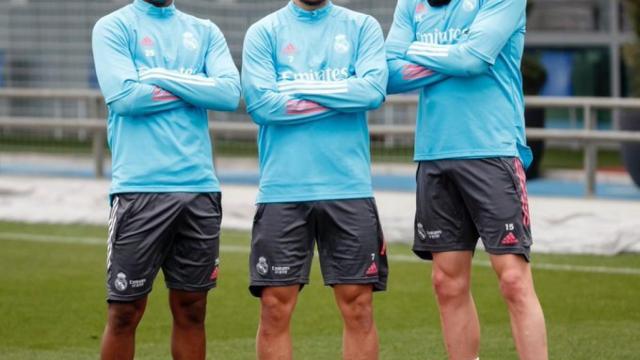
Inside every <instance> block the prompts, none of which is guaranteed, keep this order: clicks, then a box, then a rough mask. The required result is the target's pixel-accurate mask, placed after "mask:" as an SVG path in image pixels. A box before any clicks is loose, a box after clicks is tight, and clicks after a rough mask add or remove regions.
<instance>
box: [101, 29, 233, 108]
mask: <svg viewBox="0 0 640 360" xmlns="http://www.w3.org/2000/svg"><path fill="white" fill-rule="evenodd" d="M212 27H213V24H212ZM215 30H217V28H214V29H212V31H211V36H212V38H211V41H210V42H209V44H210V46H209V49H208V50H207V54H206V59H205V72H204V73H203V74H197V75H186V74H181V73H178V72H176V71H170V70H166V69H161V68H154V69H144V70H141V71H140V73H138V71H137V70H136V67H135V64H134V62H133V59H132V58H131V53H130V51H129V46H128V41H127V35H126V29H125V28H124V25H123V24H120V23H117V22H114V21H104V20H101V21H99V22H98V23H97V24H96V26H95V27H94V30H93V37H92V42H93V53H94V61H95V65H96V73H97V76H98V81H99V83H100V87H101V89H102V92H103V94H104V96H105V101H106V103H107V105H109V107H110V109H111V111H113V112H115V113H116V114H119V115H122V116H141V115H149V114H153V113H157V112H162V111H168V110H173V109H177V108H181V107H187V106H196V107H201V108H205V109H210V110H218V111H233V110H235V109H236V108H237V106H238V102H239V100H240V84H239V75H238V70H237V69H236V68H235V65H233V61H232V59H231V55H230V54H229V50H228V48H227V45H226V42H225V40H224V38H223V37H222V35H221V33H220V32H219V30H217V31H215Z"/></svg>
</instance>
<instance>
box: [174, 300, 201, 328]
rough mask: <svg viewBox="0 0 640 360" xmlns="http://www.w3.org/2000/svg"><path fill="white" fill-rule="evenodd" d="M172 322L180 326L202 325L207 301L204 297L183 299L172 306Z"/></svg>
mask: <svg viewBox="0 0 640 360" xmlns="http://www.w3.org/2000/svg"><path fill="white" fill-rule="evenodd" d="M172 308H173V318H174V322H175V323H177V324H178V325H181V326H189V327H194V326H196V327H200V326H204V322H205V318H206V313H207V303H206V298H198V299H183V300H181V301H177V302H176V303H175V304H173V306H172Z"/></svg>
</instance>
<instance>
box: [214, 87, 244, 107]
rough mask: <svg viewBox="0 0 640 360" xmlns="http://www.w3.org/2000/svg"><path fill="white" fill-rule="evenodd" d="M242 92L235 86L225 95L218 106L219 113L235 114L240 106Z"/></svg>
mask: <svg viewBox="0 0 640 360" xmlns="http://www.w3.org/2000/svg"><path fill="white" fill-rule="evenodd" d="M240 96H241V91H240V87H239V86H234V87H232V88H230V89H229V90H228V91H226V92H225V93H224V96H223V97H224V100H223V101H222V102H221V103H220V104H219V106H217V108H216V110H217V111H228V112H233V111H236V110H238V106H239V105H240Z"/></svg>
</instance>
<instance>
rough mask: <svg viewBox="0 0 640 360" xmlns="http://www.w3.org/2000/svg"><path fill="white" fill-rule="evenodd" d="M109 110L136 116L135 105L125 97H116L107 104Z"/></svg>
mask: <svg viewBox="0 0 640 360" xmlns="http://www.w3.org/2000/svg"><path fill="white" fill-rule="evenodd" d="M109 110H111V112H113V113H114V114H116V115H119V116H136V115H137V113H136V111H135V107H134V106H133V104H132V103H131V102H130V101H128V100H127V99H126V98H122V99H118V100H116V101H114V102H112V103H110V104H109Z"/></svg>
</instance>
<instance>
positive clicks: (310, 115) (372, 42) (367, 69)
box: [242, 18, 388, 125]
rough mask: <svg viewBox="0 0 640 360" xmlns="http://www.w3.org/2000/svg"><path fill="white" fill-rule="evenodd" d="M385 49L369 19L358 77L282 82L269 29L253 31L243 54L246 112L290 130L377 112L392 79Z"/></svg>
mask: <svg viewBox="0 0 640 360" xmlns="http://www.w3.org/2000/svg"><path fill="white" fill-rule="evenodd" d="M383 44H384V39H383V35H382V30H381V29H380V26H379V25H378V24H377V22H376V21H375V20H373V19H372V18H367V20H366V22H365V24H364V26H363V27H362V29H361V34H360V43H359V44H358V54H357V59H356V64H355V69H356V74H355V76H351V77H349V78H347V79H344V80H338V81H314V80H311V81H303V80H281V81H278V79H277V69H276V64H275V62H274V61H275V60H274V59H275V56H274V54H273V46H272V44H271V38H270V36H269V34H268V32H267V30H266V29H264V28H262V27H260V26H253V27H251V28H250V29H249V31H248V32H247V36H246V39H245V47H244V53H243V71H242V85H243V90H244V96H245V100H246V102H247V111H248V112H249V113H250V114H251V115H252V118H253V119H254V121H255V122H256V123H258V124H261V125H275V124H279V125H287V124H299V123H304V122H308V121H316V120H321V119H324V118H327V117H329V116H332V115H336V114H339V113H349V112H362V111H367V110H371V109H375V108H378V107H380V105H381V104H382V102H383V101H384V96H385V88H386V82H387V77H388V73H387V67H386V64H385V58H384V48H383Z"/></svg>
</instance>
